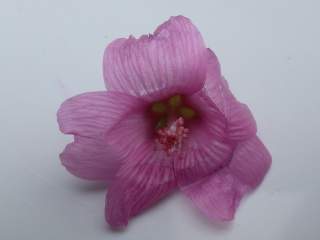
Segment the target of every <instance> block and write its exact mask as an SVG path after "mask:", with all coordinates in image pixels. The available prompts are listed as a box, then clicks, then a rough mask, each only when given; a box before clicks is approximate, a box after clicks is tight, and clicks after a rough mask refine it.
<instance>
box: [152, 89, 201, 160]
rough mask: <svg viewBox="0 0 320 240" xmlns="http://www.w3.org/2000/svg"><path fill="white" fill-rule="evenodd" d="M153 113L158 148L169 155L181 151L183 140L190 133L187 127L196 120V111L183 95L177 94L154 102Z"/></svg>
mask: <svg viewBox="0 0 320 240" xmlns="http://www.w3.org/2000/svg"><path fill="white" fill-rule="evenodd" d="M151 113H152V116H153V119H154V129H155V135H156V143H157V144H158V146H160V148H161V149H162V150H163V151H165V152H166V153H167V154H171V153H173V152H175V151H178V150H179V149H181V146H182V142H183V139H184V138H186V137H187V134H188V132H189V129H188V128H187V127H186V126H185V125H186V124H187V123H188V122H189V121H191V120H193V119H195V118H196V116H197V114H196V112H195V110H194V109H193V108H192V107H190V106H189V105H188V104H187V103H186V101H185V99H184V98H183V96H182V95H179V94H177V95H174V96H172V97H170V98H168V99H165V100H161V101H157V102H154V103H153V104H152V105H151Z"/></svg>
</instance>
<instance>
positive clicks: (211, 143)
mask: <svg viewBox="0 0 320 240" xmlns="http://www.w3.org/2000/svg"><path fill="white" fill-rule="evenodd" d="M188 101H189V102H190V104H191V105H192V106H193V107H194V109H196V110H197V112H198V115H199V119H196V120H195V121H196V122H195V123H194V124H193V125H191V126H190V129H189V134H188V136H187V138H185V140H184V142H183V147H182V151H181V152H180V153H179V154H178V155H177V157H176V158H175V160H174V169H175V175H176V177H177V181H178V184H179V185H180V186H184V185H188V184H191V183H193V182H195V181H198V180H200V179H201V178H205V177H207V176H208V175H210V174H212V173H213V172H214V171H215V170H217V169H218V168H221V167H222V166H225V165H227V164H228V163H229V161H230V159H231V157H232V152H233V148H234V146H233V143H232V142H228V141H227V139H226V137H227V133H226V128H227V121H226V119H225V117H224V116H223V114H221V112H220V111H219V109H218V108H217V107H216V106H215V105H214V104H213V102H212V101H211V99H210V98H209V97H208V96H207V95H206V94H205V92H203V91H200V92H198V93H196V94H193V95H192V96H191V97H189V98H188Z"/></svg>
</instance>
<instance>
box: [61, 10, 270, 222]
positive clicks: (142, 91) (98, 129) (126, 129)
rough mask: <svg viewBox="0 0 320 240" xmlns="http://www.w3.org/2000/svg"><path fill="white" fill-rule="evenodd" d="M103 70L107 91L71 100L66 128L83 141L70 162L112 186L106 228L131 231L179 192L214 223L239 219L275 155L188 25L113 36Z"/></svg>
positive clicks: (73, 147)
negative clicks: (138, 218) (140, 217)
mask: <svg viewBox="0 0 320 240" xmlns="http://www.w3.org/2000/svg"><path fill="white" fill-rule="evenodd" d="M103 73H104V79H105V83H106V86H107V88H108V91H101V92H91V93H84V94H81V95H78V96H75V97H73V98H71V99H68V100H67V101H65V102H64V103H63V104H62V106H61V108H60V110H59V111H58V122H59V125H60V129H61V131H62V132H63V133H66V134H73V135H74V138H75V140H74V142H73V143H71V144H69V145H68V146H67V147H66V148H65V150H64V151H63V153H61V155H60V158H61V161H62V164H63V165H64V166H65V167H66V168H67V170H68V171H69V172H71V173H72V174H74V175H76V176H78V177H81V178H85V179H89V180H103V181H105V182H107V183H108V184H109V188H108V193H107V197H106V208H105V215H106V220H107V222H108V223H109V224H110V225H111V226H112V227H115V228H118V227H124V226H126V225H127V224H128V221H129V219H130V218H131V217H133V216H135V215H137V214H139V213H140V212H141V211H143V210H144V209H146V208H148V207H150V206H151V205H153V204H155V203H156V202H157V201H159V200H160V199H161V198H163V197H165V196H167V195H168V194H169V193H170V192H171V191H172V190H174V189H175V188H178V189H180V190H181V191H182V192H183V194H185V195H186V196H187V197H188V198H190V199H191V200H192V201H193V203H194V204H195V206H197V207H198V208H199V209H200V210H201V211H202V212H203V213H204V214H205V215H207V216H208V217H209V218H212V219H220V220H231V219H233V217H234V213H235V211H236V208H237V207H238V205H239V201H240V200H241V198H242V197H243V195H244V194H246V193H248V192H250V191H252V190H253V189H255V188H256V187H257V186H258V185H259V184H260V183H261V181H262V180H263V177H264V176H265V174H266V172H267V171H268V169H269V167H270V164H271V156H270V154H269V152H268V150H267V149H266V148H265V146H264V145H263V143H262V142H261V141H260V139H259V138H258V137H257V136H256V131H257V129H256V123H255V120H254V118H253V116H252V114H251V112H250V110H249V109H248V107H247V106H246V105H244V104H242V103H240V102H238V101H237V100H236V98H235V97H234V96H233V95H232V93H231V92H230V90H229V88H228V84H227V82H226V80H224V78H223V77H222V76H221V73H220V66H219V62H218V60H217V57H216V56H215V54H214V53H213V52H212V51H211V50H209V49H207V48H206V46H205V44H204V42H203V39H202V37H201V35H200V33H199V31H198V30H197V29H196V27H195V26H194V25H193V24H192V23H191V22H190V20H188V19H187V18H185V17H183V16H178V17H172V18H170V20H168V21H167V22H165V23H164V24H162V25H160V26H159V27H158V28H157V29H156V31H155V32H154V34H152V35H151V34H150V35H144V36H142V37H140V38H139V39H135V38H134V37H129V38H128V39H125V38H122V39H117V40H115V41H114V42H112V43H111V44H110V45H109V46H108V47H107V48H106V51H105V55H104V60H103Z"/></svg>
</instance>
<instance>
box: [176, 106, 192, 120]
mask: <svg viewBox="0 0 320 240" xmlns="http://www.w3.org/2000/svg"><path fill="white" fill-rule="evenodd" d="M179 113H180V115H181V117H183V118H185V119H192V118H194V117H195V116H196V112H195V111H194V110H193V109H192V108H189V107H182V108H180V109H179Z"/></svg>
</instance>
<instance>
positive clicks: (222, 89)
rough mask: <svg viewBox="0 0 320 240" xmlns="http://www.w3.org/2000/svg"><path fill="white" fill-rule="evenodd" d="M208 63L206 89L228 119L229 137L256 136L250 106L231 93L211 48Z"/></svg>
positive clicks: (245, 137) (237, 139)
mask: <svg viewBox="0 0 320 240" xmlns="http://www.w3.org/2000/svg"><path fill="white" fill-rule="evenodd" d="M207 65H208V67H207V77H206V82H205V86H204V89H205V91H206V92H207V94H208V96H209V97H210V98H211V99H212V101H213V102H214V104H215V105H216V106H217V108H218V109H219V110H220V111H221V112H222V113H223V114H224V115H225V117H226V119H227V121H228V131H227V134H228V138H229V139H230V140H234V141H241V140H245V139H248V138H250V137H252V136H254V135H255V134H256V131H257V126H256V122H255V120H254V118H253V116H252V114H251V112H250V110H249V108H248V107H247V106H246V105H245V104H242V103H240V102H238V101H237V100H236V98H235V97H234V96H233V94H232V93H231V91H230V89H229V87H228V83H227V81H226V80H225V79H224V78H223V77H222V76H221V73H220V65H219V62H218V59H217V57H216V55H215V54H214V53H213V52H212V51H211V50H210V49H209V50H208V60H207Z"/></svg>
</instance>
